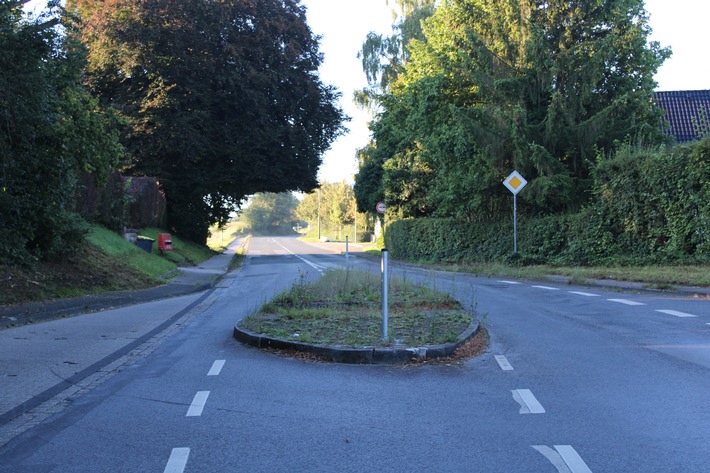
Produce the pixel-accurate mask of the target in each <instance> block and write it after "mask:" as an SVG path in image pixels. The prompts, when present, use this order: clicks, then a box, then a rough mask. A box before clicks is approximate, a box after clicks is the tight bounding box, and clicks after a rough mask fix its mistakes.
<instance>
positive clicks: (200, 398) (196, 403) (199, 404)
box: [185, 391, 210, 417]
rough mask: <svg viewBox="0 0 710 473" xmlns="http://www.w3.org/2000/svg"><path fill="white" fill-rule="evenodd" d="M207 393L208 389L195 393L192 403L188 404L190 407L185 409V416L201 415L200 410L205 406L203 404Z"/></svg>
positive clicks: (205, 402)
mask: <svg viewBox="0 0 710 473" xmlns="http://www.w3.org/2000/svg"><path fill="white" fill-rule="evenodd" d="M209 395H210V392H209V391H198V392H197V394H195V398H194V399H193V400H192V404H190V408H189V409H188V410H187V414H186V415H185V417H198V416H201V415H202V410H203V409H204V408H205V404H207V398H208V397H209Z"/></svg>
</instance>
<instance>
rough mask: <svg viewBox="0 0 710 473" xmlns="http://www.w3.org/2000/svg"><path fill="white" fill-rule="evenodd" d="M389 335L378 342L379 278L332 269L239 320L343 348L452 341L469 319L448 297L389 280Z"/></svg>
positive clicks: (252, 327)
mask: <svg viewBox="0 0 710 473" xmlns="http://www.w3.org/2000/svg"><path fill="white" fill-rule="evenodd" d="M389 291H390V299H389V323H388V327H389V337H388V338H387V339H386V340H383V339H382V312H381V307H382V299H381V286H380V277H379V275H376V274H372V273H365V272H359V271H352V270H350V271H349V270H332V271H329V272H327V273H326V274H325V275H324V276H323V277H322V278H320V279H319V280H318V281H316V282H315V283H313V284H304V283H303V282H298V283H297V284H295V285H294V286H293V288H292V289H291V290H289V291H286V292H284V293H282V294H281V295H279V296H277V297H276V298H275V299H274V300H273V301H271V302H270V303H268V304H265V305H264V306H263V307H262V308H261V309H260V310H259V311H258V312H256V313H254V314H252V315H249V316H248V317H246V318H245V319H243V320H242V321H241V322H240V324H241V326H242V327H244V328H245V329H247V330H250V331H252V332H256V333H263V334H265V335H268V336H272V337H276V338H281V339H285V340H294V341H296V340H297V341H302V342H306V343H313V344H324V345H337V346H348V347H363V346H391V345H394V344H402V345H406V346H422V345H435V344H440V343H446V342H452V341H454V340H456V339H457V337H458V336H459V335H460V334H461V333H463V332H464V331H465V330H466V328H468V326H469V325H470V323H471V320H472V315H471V313H470V312H468V311H466V310H465V309H464V308H463V307H462V306H461V304H460V303H459V302H458V301H456V300H455V299H453V298H452V297H451V296H449V295H448V294H444V293H442V292H439V291H434V290H431V289H428V288H425V287H422V286H416V285H414V284H411V283H409V282H407V281H404V280H400V279H395V278H392V279H391V281H390V287H389Z"/></svg>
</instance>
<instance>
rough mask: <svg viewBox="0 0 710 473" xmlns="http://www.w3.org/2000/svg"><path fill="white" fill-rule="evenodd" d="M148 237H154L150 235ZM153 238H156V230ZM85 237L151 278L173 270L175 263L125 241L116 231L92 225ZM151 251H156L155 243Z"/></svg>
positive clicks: (108, 253)
mask: <svg viewBox="0 0 710 473" xmlns="http://www.w3.org/2000/svg"><path fill="white" fill-rule="evenodd" d="M144 235H145V234H144ZM145 236H150V235H145ZM150 238H154V237H152V236H150ZM155 238H157V232H156V236H155ZM86 239H87V241H88V242H89V243H91V244H93V245H94V246H96V247H98V248H100V249H101V251H102V252H104V253H105V254H106V255H108V256H110V257H112V258H115V259H118V260H120V261H122V262H123V263H124V264H126V265H127V266H129V267H131V268H133V269H135V270H136V271H139V272H141V273H143V274H145V275H147V276H149V277H151V278H156V279H161V278H164V277H166V276H168V275H170V274H171V273H172V272H174V271H175V263H173V262H171V261H169V260H167V259H165V258H161V257H160V256H159V255H158V254H154V253H151V254H150V255H149V254H147V253H146V252H145V251H143V250H141V249H140V248H138V247H137V246H136V245H133V244H131V243H129V242H127V241H126V240H125V239H124V238H123V237H122V236H121V235H119V234H118V233H116V232H113V231H111V230H108V229H106V228H104V227H100V226H97V225H95V226H93V227H92V229H91V232H89V234H88V235H87V237H86ZM153 252H157V249H156V245H155V244H153Z"/></svg>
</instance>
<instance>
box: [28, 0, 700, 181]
mask: <svg viewBox="0 0 710 473" xmlns="http://www.w3.org/2000/svg"><path fill="white" fill-rule="evenodd" d="M301 3H302V4H303V5H304V6H305V7H306V8H307V14H306V16H307V19H308V23H309V25H310V27H311V30H312V31H313V33H314V34H317V35H320V36H321V37H322V38H321V48H320V49H321V52H323V54H324V58H325V60H324V63H323V65H322V66H321V69H320V74H321V79H322V81H323V82H324V83H325V84H328V85H334V86H335V87H337V88H338V90H340V92H341V93H342V97H341V99H340V106H341V107H342V108H343V110H344V111H345V114H346V115H348V116H350V117H351V121H350V122H349V123H348V124H347V127H348V128H349V130H350V131H349V132H348V133H347V134H345V135H343V136H341V137H340V138H339V139H338V140H336V141H335V142H334V143H333V145H332V146H331V149H330V150H329V151H327V152H326V153H325V154H324V156H323V166H322V167H321V170H320V174H319V179H320V181H321V182H340V181H343V180H345V181H347V182H350V183H352V182H353V178H354V175H355V173H356V172H357V159H356V152H357V150H358V149H360V148H363V147H364V146H365V145H366V144H367V142H368V140H369V130H368V128H367V124H368V122H369V121H370V120H371V117H370V116H369V115H368V114H367V113H365V112H363V111H361V110H359V108H358V107H357V106H355V105H354V103H353V101H352V96H353V92H354V91H355V90H358V89H362V88H363V87H365V86H366V85H367V82H366V80H365V75H364V73H363V72H362V67H361V65H360V61H359V59H358V58H357V53H358V51H359V50H360V49H361V47H362V43H363V41H364V40H365V37H366V35H367V33H368V32H370V31H375V32H378V33H384V34H389V33H391V32H392V28H391V25H392V4H394V3H395V2H394V0H390V2H389V3H390V6H388V5H387V1H386V0H301ZM44 4H46V0H33V1H32V2H31V4H30V5H44ZM645 5H646V11H648V12H649V14H650V15H651V17H650V25H651V28H652V29H653V33H652V36H651V40H652V41H658V42H660V43H661V46H664V47H665V46H670V47H671V48H672V50H673V56H672V57H671V58H670V59H668V60H667V61H666V62H665V63H664V65H663V66H662V67H661V68H660V69H659V71H658V74H657V75H656V82H658V88H657V90H699V89H710V60H709V58H708V54H707V42H708V41H707V39H705V38H706V37H707V30H706V28H708V18H710V1H708V0H646V1H645ZM30 8H32V7H31V6H30Z"/></svg>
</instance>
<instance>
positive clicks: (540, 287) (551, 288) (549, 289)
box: [533, 286, 560, 291]
mask: <svg viewBox="0 0 710 473" xmlns="http://www.w3.org/2000/svg"><path fill="white" fill-rule="evenodd" d="M533 287H534V288H535V289H544V290H546V291H559V290H560V289H559V288H558V287H550V286H533Z"/></svg>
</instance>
